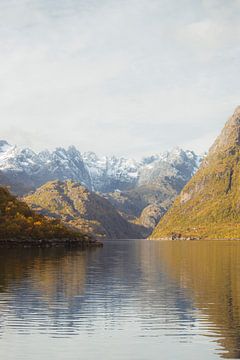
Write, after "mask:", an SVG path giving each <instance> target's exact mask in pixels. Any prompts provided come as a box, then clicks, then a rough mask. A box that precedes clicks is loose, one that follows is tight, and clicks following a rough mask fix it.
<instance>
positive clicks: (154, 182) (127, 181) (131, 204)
mask: <svg viewBox="0 0 240 360" xmlns="http://www.w3.org/2000/svg"><path fill="white" fill-rule="evenodd" d="M200 162H201V157H200V156H197V155H196V154H195V153H194V152H193V151H189V150H182V149H179V148H176V149H174V150H172V151H168V152H164V153H161V154H156V155H152V156H149V157H145V158H143V159H142V160H140V161H136V160H134V159H125V158H123V157H120V158H118V157H115V156H111V157H98V156H97V155H96V154H95V153H93V152H85V153H80V151H78V150H77V149H76V148H75V147H74V146H70V147H69V148H68V149H64V148H60V147H59V148H57V149H56V150H54V151H52V152H50V151H42V152H40V153H36V152H34V151H32V150H31V149H28V148H26V149H21V148H18V147H17V146H12V145H10V144H8V142H6V141H4V140H2V141H0V184H1V185H8V186H9V187H10V189H11V191H12V192H14V193H15V194H16V195H19V196H24V195H26V194H27V193H29V192H34V191H36V193H35V195H36V196H37V194H39V193H38V190H37V189H38V188H39V187H42V186H43V185H44V184H46V183H48V182H53V181H59V182H63V183H64V182H66V181H67V180H72V181H73V182H75V183H76V184H81V186H84V187H85V188H86V190H88V192H90V193H97V194H98V196H99V197H101V199H102V201H103V205H104V206H105V205H106V202H108V203H110V204H109V206H110V207H112V209H114V210H116V211H118V213H119V215H120V216H121V218H122V219H124V220H126V221H127V223H126V222H125V225H126V226H125V229H122V232H120V231H119V229H117V228H118V226H114V229H112V234H115V235H114V236H115V237H116V236H120V234H121V233H122V234H125V235H124V237H133V236H141V237H146V236H148V235H149V234H150V233H151V231H152V230H153V228H154V227H155V225H156V224H157V223H158V221H159V220H160V218H161V217H162V216H163V215H164V213H165V212H166V211H167V210H168V208H169V207H170V206H171V204H172V202H173V201H174V200H175V198H176V196H177V195H178V194H179V192H180V191H181V190H182V188H183V187H184V186H185V185H186V183H187V182H188V181H189V180H190V179H191V177H192V176H193V174H194V173H195V172H196V170H197V169H198V167H199V164H200ZM43 189H45V188H43ZM43 189H42V188H41V192H42V191H43ZM80 193H82V194H83V192H80ZM91 199H92V198H91ZM35 200H36V197H35ZM95 200H96V199H95ZM35 203H37V202H36V201H35ZM90 203H91V204H92V206H94V204H95V203H96V202H95V201H92V202H90ZM90 207H91V205H90ZM88 212H90V210H89V208H88ZM55 215H56V214H55ZM95 215H96V213H95ZM119 219H120V218H119ZM92 220H94V219H93V218H91V221H92ZM115 220H116V218H115ZM104 221H105V220H104ZM111 223H112V224H114V221H113V222H111ZM129 223H130V225H131V226H130V227H128V225H127V224H129ZM115 224H116V222H115ZM133 225H134V226H133ZM122 226H124V222H122ZM101 227H102V228H104V229H105V230H104V231H103V233H105V234H107V236H108V237H110V233H111V232H109V230H110V229H108V230H107V231H106V228H105V222H103V223H101ZM133 227H134V230H133ZM136 229H137V231H136ZM139 229H140V230H141V232H140V233H139ZM125 230H126V231H125ZM116 234H118V235H116ZM134 234H135V235H134Z"/></svg>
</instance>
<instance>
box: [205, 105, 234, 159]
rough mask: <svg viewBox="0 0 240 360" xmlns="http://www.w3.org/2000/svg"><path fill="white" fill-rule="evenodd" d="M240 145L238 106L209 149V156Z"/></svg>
mask: <svg viewBox="0 0 240 360" xmlns="http://www.w3.org/2000/svg"><path fill="white" fill-rule="evenodd" d="M239 145H240V106H238V107H237V108H236V110H235V111H234V113H233V115H232V116H231V117H230V118H229V119H228V121H227V122H226V124H225V126H224V128H223V130H222V132H221V134H220V135H219V136H218V138H217V139H216V141H215V142H214V144H213V146H212V147H211V148H210V150H209V156H211V155H215V154H216V153H217V152H225V151H228V150H230V149H232V148H234V147H235V146H239Z"/></svg>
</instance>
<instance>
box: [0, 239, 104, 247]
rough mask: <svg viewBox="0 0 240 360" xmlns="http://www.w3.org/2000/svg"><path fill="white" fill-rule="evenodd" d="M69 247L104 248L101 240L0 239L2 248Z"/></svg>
mask: <svg viewBox="0 0 240 360" xmlns="http://www.w3.org/2000/svg"><path fill="white" fill-rule="evenodd" d="M1 246H4V247H11V248H12V247H39V248H40V247H45V248H48V247H49V248H50V247H60V246H61V247H62V246H63V247H67V248H81V249H86V248H93V247H103V243H102V242H101V241H99V240H92V239H89V240H80V239H77V238H76V239H68V238H66V239H64V238H63V239H14V238H12V239H0V247H1Z"/></svg>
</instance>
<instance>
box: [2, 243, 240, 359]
mask: <svg viewBox="0 0 240 360" xmlns="http://www.w3.org/2000/svg"><path fill="white" fill-rule="evenodd" d="M239 258H240V242H237V241H220V242H219V241H218V242H216V241H209V242H206V241H192V242H186V241H182V242H181V241H172V242H171V241H163V242H157V241H146V240H129V241H128V240H126V241H119V240H118V241H107V242H105V244H104V248H97V249H90V250H87V251H78V250H65V249H60V248H56V249H16V250H15V249H1V252H0V358H1V359H4V360H13V359H18V360H42V359H51V360H59V359H63V360H78V359H82V360H96V359H104V360H115V359H116V360H158V359H160V358H161V359H171V360H172V359H178V360H183V359H184V360H186V359H189V360H190V359H199V360H202V359H204V360H208V359H220V358H228V359H239V358H240V262H239Z"/></svg>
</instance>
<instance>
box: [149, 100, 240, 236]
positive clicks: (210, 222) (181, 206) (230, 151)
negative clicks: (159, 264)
mask: <svg viewBox="0 0 240 360" xmlns="http://www.w3.org/2000/svg"><path fill="white" fill-rule="evenodd" d="M239 161H240V107H238V108H237V109H236V111H235V112H234V114H233V116H232V117H231V118H230V119H229V120H228V122H227V123H226V125H225V127H224V129H223V130H222V133H221V134H220V136H219V137H218V138H217V140H216V141H215V143H214V144H213V146H212V147H211V149H210V151H209V154H208V156H207V158H206V159H205V160H204V161H203V163H202V165H201V167H200V169H199V170H198V172H197V173H196V174H195V176H193V178H192V179H191V180H190V181H189V183H188V184H187V185H186V186H185V188H184V189H183V191H182V192H181V194H180V195H179V197H178V198H177V200H176V201H175V203H174V205H173V207H172V208H171V209H170V211H169V212H168V213H167V214H166V215H165V216H164V217H163V219H162V220H161V221H160V223H159V224H158V226H157V227H156V229H155V230H154V232H153V234H152V235H151V238H153V239H157V238H165V237H167V238H173V239H174V238H211V239H220V238H240V187H239V180H240V166H239Z"/></svg>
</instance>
